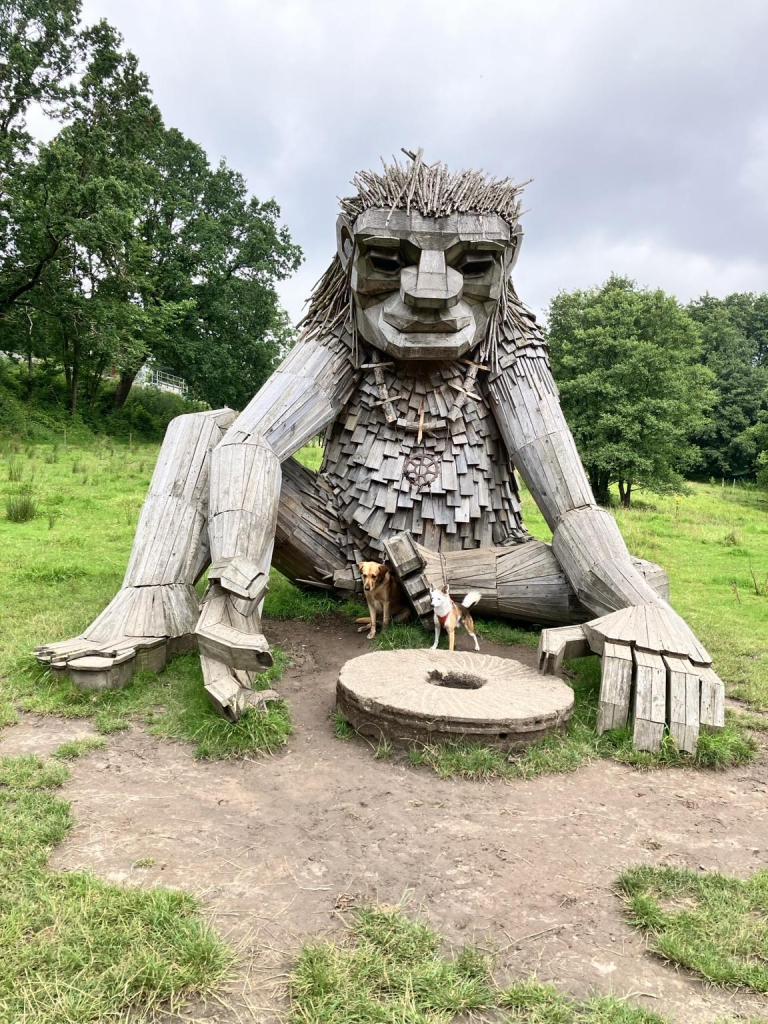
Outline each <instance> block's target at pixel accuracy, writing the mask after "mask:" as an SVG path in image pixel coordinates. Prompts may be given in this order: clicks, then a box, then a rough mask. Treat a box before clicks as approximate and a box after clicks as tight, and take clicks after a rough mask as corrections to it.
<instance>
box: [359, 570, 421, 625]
mask: <svg viewBox="0 0 768 1024" xmlns="http://www.w3.org/2000/svg"><path fill="white" fill-rule="evenodd" d="M358 569H359V570H360V573H361V575H362V577H363V591H364V593H365V600H366V601H367V603H368V611H369V613H370V615H369V618H367V619H356V620H355V621H356V622H362V623H364V625H362V626H361V627H360V628H359V629H358V633H362V632H363V630H364V629H365V628H366V627H367V626H370V627H371V628H370V631H369V633H368V639H369V640H373V638H374V637H375V636H376V613H377V612H379V611H380V612H381V620H382V621H381V628H382V629H384V628H386V627H387V626H388V625H389V623H390V621H391V620H392V619H394V620H395V621H397V622H403V621H404V620H405V619H407V618H409V616H410V609H409V608H408V605H407V604H406V602H405V595H404V594H403V588H402V587H401V586H400V584H399V582H398V581H397V580H396V579H395V577H394V576H393V575H392V573H391V572H390V571H389V569H388V568H387V567H386V565H382V564H381V562H360V564H359V565H358Z"/></svg>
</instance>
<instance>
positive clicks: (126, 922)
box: [0, 751, 233, 1024]
mask: <svg viewBox="0 0 768 1024" xmlns="http://www.w3.org/2000/svg"><path fill="white" fill-rule="evenodd" d="M82 752H85V751H82ZM68 777H69V771H68V769H67V767H66V765H65V764H63V763H62V761H61V760H43V759H41V758H39V757H36V756H33V755H29V756H21V757H4V758H0V867H1V870H0V906H2V910H3V912H2V914H0V948H1V949H2V950H3V956H2V957H0V1020H3V1021H25V1022H28V1024H57V1022H59V1021H68V1022H70V1024H95V1022H97V1021H105V1020H107V1019H109V1020H116V1019H118V1018H119V1019H125V1018H126V1016H127V1015H128V1014H129V1013H131V1011H133V1013H132V1014H131V1016H132V1019H133V1017H134V1016H135V1017H136V1019H138V1018H140V1019H142V1020H144V1019H147V1017H149V1016H153V1017H154V1016H155V1012H154V1011H159V1010H160V1009H161V1008H162V1009H163V1010H165V1009H167V1008H168V1006H169V1005H170V1007H171V1008H172V1007H173V1006H178V1005H180V1003H181V1002H182V1001H183V1000H184V998H185V997H186V996H187V995H189V994H191V993H205V992H208V991H210V990H212V989H213V988H214V987H215V986H217V985H218V984H219V983H220V982H221V981H222V980H224V978H225V977H226V976H227V975H228V973H229V970H230V968H231V965H232V963H233V957H232V954H231V952H230V950H229V949H228V948H227V947H226V946H225V944H224V943H223V942H222V941H221V939H219V938H218V936H217V935H216V933H215V932H214V931H213V930H212V929H210V928H209V927H208V926H207V925H206V924H205V923H204V922H203V921H202V919H201V917H200V915H199V912H198V911H199V904H198V902H197V901H196V900H195V899H194V898H193V897H191V896H189V895H187V894H186V893H183V892H178V891H171V890H167V889H159V888H153V889H149V890H144V889H138V888H135V887H126V888H120V887H117V886H114V885H109V884H107V883H106V882H103V881H101V880H100V879H98V878H96V877H94V876H93V875H91V874H88V873H86V872H80V871H76V872H64V873H60V872H54V871H51V870H50V869H49V868H48V866H47V861H48V856H49V853H50V849H51V847H52V846H54V845H56V844H58V843H60V842H61V841H62V840H63V839H64V837H65V836H66V834H67V832H68V831H69V829H70V828H71V827H72V825H73V820H72V817H71V815H70V811H69V804H68V803H66V801H64V800H62V799H61V798H60V797H58V796H57V795H56V794H55V792H54V791H55V790H56V789H57V788H58V787H59V786H61V785H62V783H63V782H65V781H66V780H67V778H68Z"/></svg>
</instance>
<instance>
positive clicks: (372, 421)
mask: <svg viewBox="0 0 768 1024" xmlns="http://www.w3.org/2000/svg"><path fill="white" fill-rule="evenodd" d="M370 360H371V362H379V363H385V362H386V357H385V356H383V355H382V354H381V353H374V354H372V355H371V356H370ZM468 369H469V364H468V363H466V362H464V361H458V362H453V363H448V362H428V363H427V362H411V363H409V362H400V363H394V362H390V363H387V364H386V365H384V366H382V367H381V368H380V369H378V371H375V370H374V369H373V368H372V367H371V365H370V363H369V364H366V366H364V368H363V369H362V370H361V371H360V374H361V376H360V379H359V384H358V387H357V388H356V390H355V393H354V394H353V396H352V398H351V399H350V400H349V402H348V403H347V405H346V407H345V408H344V410H343V411H342V413H341V414H340V415H339V417H338V418H337V420H336V422H335V423H334V424H333V426H332V427H330V428H329V431H328V435H327V438H326V448H325V458H324V460H323V466H322V469H321V473H322V474H323V476H325V478H326V479H327V481H328V483H329V484H330V485H331V487H332V488H333V492H334V495H335V497H336V502H337V510H338V515H339V518H340V520H341V522H342V523H343V524H344V525H346V527H347V529H348V530H349V534H350V541H351V545H350V546H351V550H350V558H354V559H358V558H363V557H377V556H383V552H384V547H383V541H384V540H386V539H388V538H389V537H391V536H392V535H393V534H395V533H399V532H401V531H403V530H409V531H410V532H411V533H412V534H413V537H414V539H415V540H416V541H417V542H419V543H421V544H423V545H425V546H426V547H429V548H431V549H432V550H435V551H457V550H462V549H471V548H479V547H493V546H498V545H500V544H502V543H514V542H515V541H520V540H524V539H526V538H527V534H526V533H525V531H524V529H523V525H522V519H521V515H520V499H519V494H518V491H517V485H516V481H515V478H514V473H513V471H512V468H511V465H510V462H509V458H508V456H507V454H506V451H505V448H504V445H503V444H502V442H501V439H500V437H499V434H498V430H497V427H496V422H495V419H494V417H493V414H492V412H491V410H490V408H489V407H488V404H487V399H486V398H485V396H484V395H483V394H482V392H481V391H480V384H479V382H478V381H471V380H470V381H469V382H467V374H468ZM481 375H482V374H481ZM470 376H471V375H470ZM377 377H378V381H377V379H376V378H377ZM382 382H383V387H382ZM462 388H464V389H465V391H471V392H472V394H473V395H475V396H476V397H474V398H473V397H471V396H470V395H467V394H466V393H464V392H463V391H461V390H459V389H462ZM419 424H421V428H422V429H421V435H422V436H421V439H420V440H419Z"/></svg>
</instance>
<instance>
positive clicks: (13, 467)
mask: <svg viewBox="0 0 768 1024" xmlns="http://www.w3.org/2000/svg"><path fill="white" fill-rule="evenodd" d="M23 476H24V463H23V462H22V461H21V459H9V460H8V482H9V483H12V484H18V483H20V482H21V479H22V477H23Z"/></svg>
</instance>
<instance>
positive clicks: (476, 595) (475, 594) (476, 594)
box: [461, 590, 483, 608]
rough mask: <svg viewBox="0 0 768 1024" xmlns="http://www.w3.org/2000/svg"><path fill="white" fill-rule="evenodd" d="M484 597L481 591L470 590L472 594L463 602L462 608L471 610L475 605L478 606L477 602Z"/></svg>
mask: <svg viewBox="0 0 768 1024" xmlns="http://www.w3.org/2000/svg"><path fill="white" fill-rule="evenodd" d="M482 596H483V595H482V594H481V593H480V591H479V590H470V592H469V593H468V594H467V596H466V597H465V598H464V600H463V601H462V602H461V607H462V608H471V607H472V605H473V604H477V602H478V601H479V600H480V599H481V598H482Z"/></svg>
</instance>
